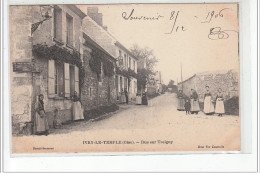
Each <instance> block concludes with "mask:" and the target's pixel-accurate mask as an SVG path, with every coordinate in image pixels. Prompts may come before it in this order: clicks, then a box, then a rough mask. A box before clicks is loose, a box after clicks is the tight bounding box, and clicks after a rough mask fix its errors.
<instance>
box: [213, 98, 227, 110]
mask: <svg viewBox="0 0 260 173" xmlns="http://www.w3.org/2000/svg"><path fill="white" fill-rule="evenodd" d="M215 113H217V114H224V113H225V108H224V101H223V100H222V99H220V98H218V99H217V101H216V108H215Z"/></svg>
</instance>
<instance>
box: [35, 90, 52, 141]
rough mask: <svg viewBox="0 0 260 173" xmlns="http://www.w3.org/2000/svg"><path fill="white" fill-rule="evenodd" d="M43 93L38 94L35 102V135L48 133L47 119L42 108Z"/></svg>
mask: <svg viewBox="0 0 260 173" xmlns="http://www.w3.org/2000/svg"><path fill="white" fill-rule="evenodd" d="M43 98H44V97H43V95H42V94H40V95H39V96H38V101H37V102H36V104H35V117H34V133H35V134H36V135H44V134H45V135H46V136H47V135H48V134H49V125H48V119H47V116H46V114H45V110H44V102H43Z"/></svg>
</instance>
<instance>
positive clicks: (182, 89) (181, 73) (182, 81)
mask: <svg viewBox="0 0 260 173" xmlns="http://www.w3.org/2000/svg"><path fill="white" fill-rule="evenodd" d="M182 82H183V81H182V63H181V89H182V91H183V83H182Z"/></svg>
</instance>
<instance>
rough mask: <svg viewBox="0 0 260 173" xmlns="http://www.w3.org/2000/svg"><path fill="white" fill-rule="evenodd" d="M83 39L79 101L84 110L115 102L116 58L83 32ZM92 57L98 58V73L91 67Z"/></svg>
mask: <svg viewBox="0 0 260 173" xmlns="http://www.w3.org/2000/svg"><path fill="white" fill-rule="evenodd" d="M83 40H84V42H83V66H84V68H85V75H84V83H83V86H82V89H81V102H82V104H83V106H84V110H90V109H93V108H97V107H100V106H109V105H111V104H113V103H115V102H116V83H115V76H116V75H115V64H116V59H115V58H114V57H113V56H111V55H110V54H109V53H108V52H107V51H106V50H104V49H103V48H102V47H101V46H99V45H98V44H97V43H96V42H94V41H93V40H92V39H91V38H90V37H89V36H87V35H86V34H85V33H84V32H83ZM94 59H99V62H100V73H97V72H96V71H95V69H93V67H91V65H92V66H93V65H95V64H92V63H91V61H92V60H94ZM95 62H97V61H95ZM109 70H110V71H109Z"/></svg>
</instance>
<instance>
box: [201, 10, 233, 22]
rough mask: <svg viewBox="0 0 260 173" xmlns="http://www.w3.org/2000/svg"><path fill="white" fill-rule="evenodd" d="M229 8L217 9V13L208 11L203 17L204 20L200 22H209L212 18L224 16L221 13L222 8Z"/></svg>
mask: <svg viewBox="0 0 260 173" xmlns="http://www.w3.org/2000/svg"><path fill="white" fill-rule="evenodd" d="M228 9H229V8H223V9H222V10H220V11H218V13H216V12H215V11H214V10H213V11H210V12H208V15H207V16H206V18H205V21H202V22H201V23H210V22H211V20H212V19H214V18H215V19H216V18H219V17H224V15H223V11H224V10H228Z"/></svg>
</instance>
